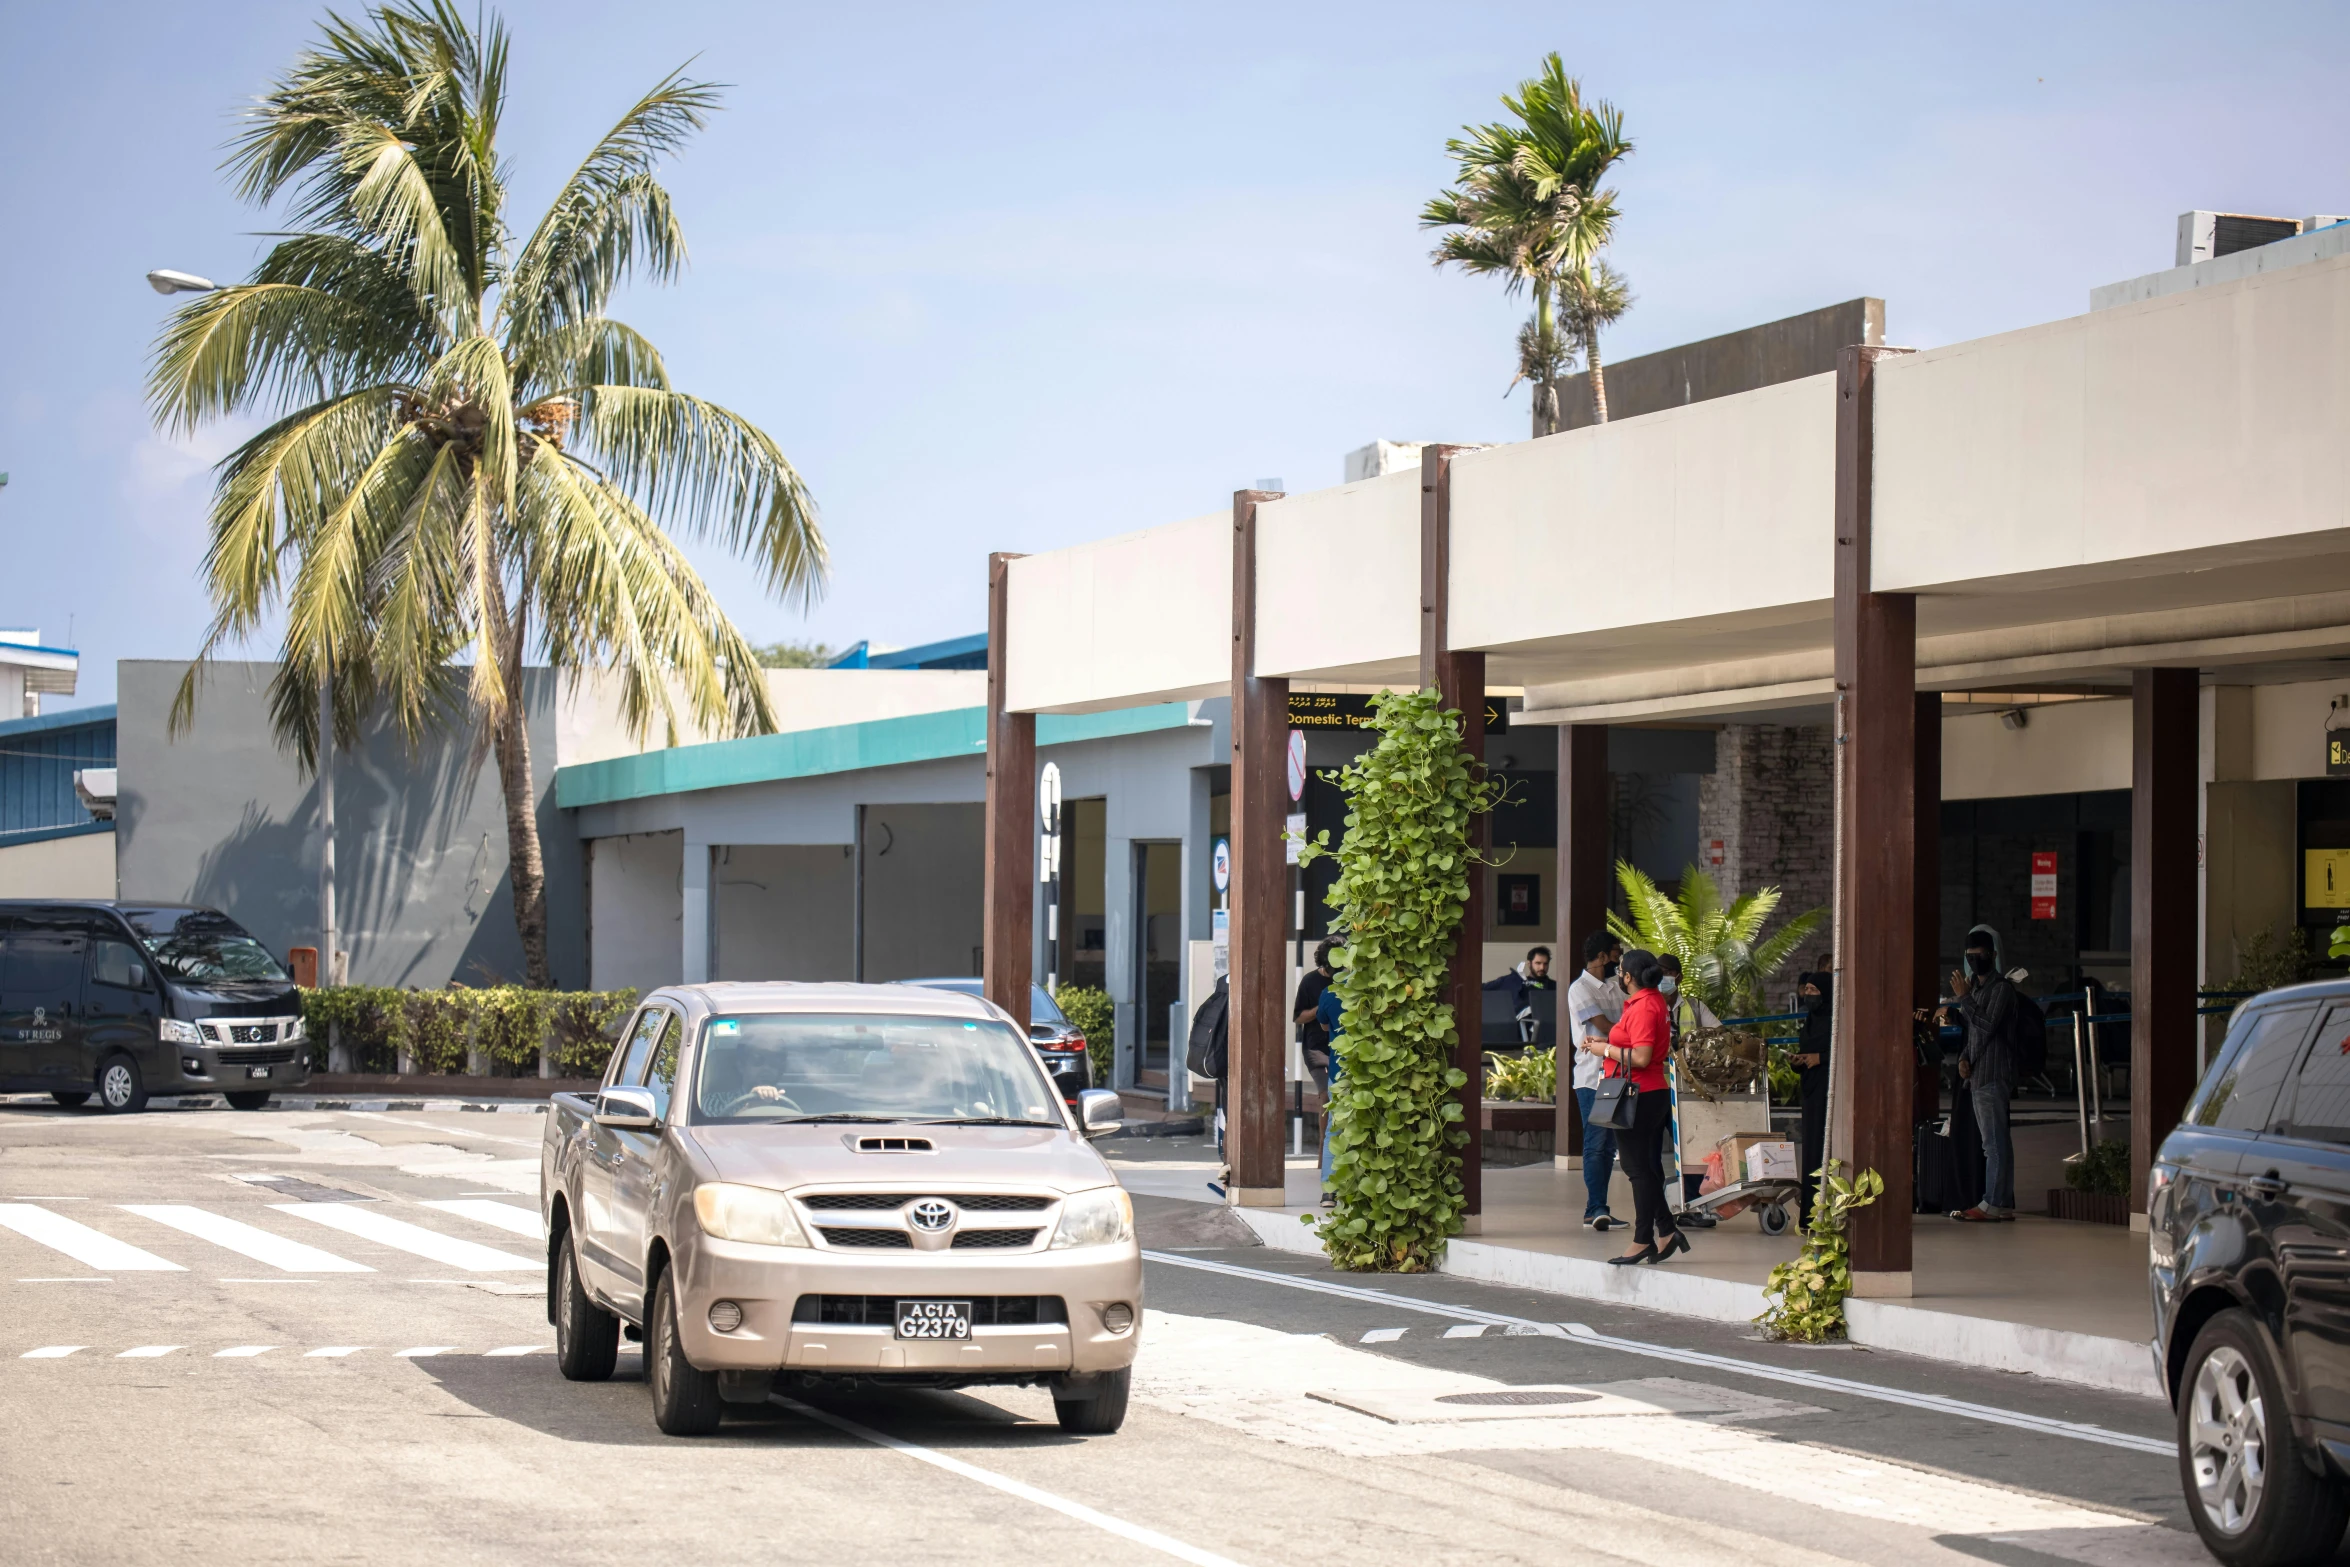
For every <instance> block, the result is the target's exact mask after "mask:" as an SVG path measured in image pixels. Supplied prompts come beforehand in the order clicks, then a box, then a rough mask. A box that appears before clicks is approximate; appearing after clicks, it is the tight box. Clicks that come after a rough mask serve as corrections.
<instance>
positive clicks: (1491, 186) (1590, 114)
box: [1420, 52, 1632, 436]
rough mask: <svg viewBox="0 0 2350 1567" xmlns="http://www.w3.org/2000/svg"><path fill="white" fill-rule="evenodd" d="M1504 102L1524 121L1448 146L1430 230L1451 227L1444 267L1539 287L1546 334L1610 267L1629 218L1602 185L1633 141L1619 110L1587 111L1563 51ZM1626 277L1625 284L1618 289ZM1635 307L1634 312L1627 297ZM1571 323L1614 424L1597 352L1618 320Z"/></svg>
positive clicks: (1515, 287)
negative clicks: (1451, 173) (1570, 293)
mask: <svg viewBox="0 0 2350 1567" xmlns="http://www.w3.org/2000/svg"><path fill="white" fill-rule="evenodd" d="M1501 102H1502V107H1503V108H1505V109H1507V110H1509V111H1510V113H1511V115H1513V116H1514V117H1515V118H1514V121H1512V122H1508V123H1495V124H1490V125H1471V126H1464V127H1463V128H1462V129H1463V134H1462V135H1460V136H1456V137H1454V138H1453V139H1452V140H1450V141H1448V142H1446V143H1445V144H1444V145H1445V150H1446V151H1447V152H1449V153H1451V154H1452V157H1453V162H1454V164H1455V167H1456V170H1457V174H1456V177H1455V182H1454V185H1453V186H1452V188H1451V189H1449V190H1446V191H1444V192H1442V193H1440V194H1439V195H1437V196H1436V197H1435V198H1434V199H1433V200H1431V201H1430V202H1429V203H1428V204H1427V205H1426V206H1425V207H1423V208H1422V209H1421V211H1420V226H1421V227H1422V228H1433V229H1444V230H1447V231H1448V232H1446V233H1445V234H1444V235H1443V237H1442V238H1441V239H1439V240H1438V242H1437V246H1436V250H1435V253H1434V257H1433V259H1434V260H1435V262H1436V264H1437V265H1438V266H1440V267H1441V266H1444V265H1447V264H1450V265H1453V266H1458V267H1460V268H1462V269H1463V270H1464V271H1468V272H1472V273H1477V274H1481V275H1486V276H1496V277H1499V278H1501V279H1502V280H1503V285H1504V287H1505V288H1507V290H1508V291H1509V292H1510V294H1512V295H1513V296H1514V295H1516V294H1518V293H1521V292H1527V291H1530V292H1532V294H1533V296H1534V323H1533V324H1534V335H1535V336H1536V337H1537V338H1538V339H1547V338H1549V337H1550V336H1551V335H1552V334H1553V333H1554V332H1555V330H1556V326H1555V321H1554V311H1555V310H1556V308H1557V307H1558V306H1559V305H1560V304H1561V303H1562V301H1563V297H1564V294H1565V291H1566V288H1567V284H1568V280H1569V279H1570V278H1579V279H1581V280H1582V281H1583V282H1586V283H1595V282H1596V281H1597V274H1595V273H1594V271H1593V269H1594V267H1595V266H1600V265H1603V264H1602V263H1600V262H1599V255H1600V252H1601V251H1602V250H1603V249H1605V248H1606V246H1607V243H1608V241H1609V240H1610V239H1611V238H1612V237H1613V236H1614V233H1615V224H1616V218H1617V216H1618V209H1617V206H1616V193H1615V192H1614V191H1612V190H1602V189H1600V188H1599V182H1600V181H1601V180H1602V179H1604V178H1605V177H1606V176H1607V172H1608V170H1609V169H1611V168H1613V167H1614V166H1615V165H1616V164H1617V163H1618V162H1619V161H1621V160H1622V159H1623V158H1625V157H1627V156H1629V155H1630V154H1631V151H1632V143H1631V142H1630V140H1628V139H1627V138H1626V137H1625V135H1624V117H1623V115H1622V114H1621V113H1620V112H1618V111H1617V110H1616V109H1615V108H1614V106H1612V105H1610V104H1606V103H1599V102H1594V103H1590V104H1586V103H1585V102H1584V101H1583V88H1582V84H1580V83H1579V82H1577V81H1575V80H1574V79H1573V78H1572V77H1570V76H1568V75H1567V70H1566V65H1565V64H1564V62H1562V61H1561V60H1560V58H1559V56H1558V55H1557V54H1556V53H1555V52H1554V53H1552V54H1551V55H1549V56H1548V57H1547V58H1545V60H1544V61H1543V67H1542V74H1541V75H1540V76H1537V77H1535V78H1533V79H1532V80H1530V81H1525V82H1520V83H1519V84H1518V91H1517V93H1516V95H1515V96H1510V95H1504V96H1503V98H1502V100H1501ZM1609 276H1611V277H1612V276H1614V274H1613V273H1612V272H1610V273H1609ZM1622 281H1623V280H1622V279H1621V278H1620V277H1616V278H1615V282H1616V283H1617V285H1619V287H1620V285H1621V283H1622ZM1624 301H1625V305H1626V306H1628V305H1629V303H1630V296H1629V295H1628V294H1627V295H1625V296H1624ZM1621 313H1622V311H1621V310H1618V312H1617V314H1619V315H1620V314H1621ZM1609 319H1612V318H1609ZM1570 324H1571V325H1572V326H1573V327H1574V328H1575V329H1576V335H1577V337H1578V339H1579V341H1580V343H1581V346H1582V349H1583V356H1584V359H1585V361H1586V363H1588V364H1589V365H1590V367H1591V377H1592V383H1593V389H1594V392H1595V394H1596V402H1597V405H1598V407H1599V409H1600V418H1601V419H1602V420H1604V419H1605V418H1606V412H1605V410H1606V407H1607V396H1606V390H1605V380H1604V374H1603V372H1602V370H1601V367H1600V361H1599V358H1598V356H1597V354H1596V352H1595V350H1596V348H1597V346H1598V336H1597V334H1598V331H1599V329H1600V328H1601V327H1603V326H1605V325H1607V324H1608V321H1607V320H1604V319H1601V318H1600V316H1599V315H1598V314H1596V313H1586V315H1585V316H1583V317H1581V318H1572V317H1571V318H1570ZM1548 390H1549V396H1548V398H1547V399H1546V398H1545V397H1544V396H1543V389H1542V388H1541V387H1539V386H1538V387H1537V388H1536V395H1535V418H1534V433H1535V434H1536V435H1538V436H1540V435H1548V434H1550V433H1551V431H1552V430H1555V429H1556V428H1557V427H1558V408H1557V402H1558V393H1557V386H1556V383H1555V380H1554V381H1553V383H1552V384H1551V385H1550V387H1549V389H1548ZM1546 407H1547V409H1548V417H1547V420H1546V418H1545V408H1546Z"/></svg>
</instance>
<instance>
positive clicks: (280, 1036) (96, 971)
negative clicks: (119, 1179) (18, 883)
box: [0, 901, 310, 1111]
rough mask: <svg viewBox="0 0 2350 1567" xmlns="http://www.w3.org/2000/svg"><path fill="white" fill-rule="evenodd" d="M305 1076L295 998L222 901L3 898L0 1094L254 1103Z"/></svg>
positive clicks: (110, 1102) (289, 983) (304, 1043)
mask: <svg viewBox="0 0 2350 1567" xmlns="http://www.w3.org/2000/svg"><path fill="white" fill-rule="evenodd" d="M309 1079H310V1041H309V1040H308V1039H306V1038H305V1037H304V1036H303V1030H302V1001H301V992H300V991H298V990H296V989H295V988H294V982H293V980H292V979H291V978H290V977H288V975H287V974H286V971H285V968H284V967H283V966H282V965H281V964H280V963H279V962H278V960H277V959H276V957H275V956H273V955H272V954H271V953H270V951H269V950H268V949H267V948H266V947H264V946H262V945H261V943H260V942H258V941H256V940H254V939H253V937H252V936H250V935H248V934H247V933H246V932H245V929H244V927H242V926H240V925H239V924H238V923H237V922H236V921H235V920H232V919H230V918H229V917H228V916H227V915H225V914H223V913H221V912H220V911H219V910H217V909H202V908H190V907H187V906H185V905H182V904H162V903H133V902H122V903H62V902H60V903H51V902H31V901H25V902H17V901H0V1093H27V1092H30V1093H41V1094H48V1095H50V1096H51V1097H52V1098H54V1099H55V1100H56V1101H57V1102H58V1103H59V1104H61V1105H67V1106H73V1105H79V1104H82V1103H85V1102H86V1101H87V1100H88V1099H89V1098H90V1097H91V1095H92V1094H95V1095H96V1096H97V1099H98V1103H99V1105H100V1107H101V1108H103V1109H107V1110H113V1111H129V1110H138V1109H141V1108H143V1107H144V1106H145V1105H146V1103H147V1096H148V1095H149V1094H150V1093H156V1094H209V1093H225V1094H226V1095H227V1096H228V1102H229V1103H230V1104H231V1105H233V1106H235V1107H236V1108H237V1109H240V1110H258V1109H260V1108H261V1107H262V1106H263V1105H265V1104H267V1103H269V1096H270V1095H271V1094H272V1093H273V1092H275V1091H276V1090H278V1089H281V1088H296V1087H299V1086H301V1085H302V1084H304V1083H306V1082H308V1081H309Z"/></svg>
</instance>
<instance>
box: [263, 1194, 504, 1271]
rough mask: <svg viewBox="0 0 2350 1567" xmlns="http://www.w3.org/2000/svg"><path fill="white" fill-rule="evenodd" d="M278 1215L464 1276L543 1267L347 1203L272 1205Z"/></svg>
mask: <svg viewBox="0 0 2350 1567" xmlns="http://www.w3.org/2000/svg"><path fill="white" fill-rule="evenodd" d="M270 1206H271V1207H272V1208H275V1209H276V1210H277V1211H278V1212H280V1213H291V1214H294V1215H297V1216H298V1217H301V1218H304V1219H308V1220H310V1221H311V1222H312V1223H313V1224H323V1225H325V1226H326V1227H327V1228H328V1229H331V1230H341V1231H342V1232H343V1233H344V1234H346V1235H356V1236H358V1237H359V1238H360V1239H361V1240H367V1241H373V1242H375V1243H376V1244H377V1245H378V1246H389V1247H391V1248H392V1249H393V1250H395V1251H405V1252H413V1253H415V1254H416V1255H417V1256H419V1257H427V1258H430V1259H431V1260H432V1261H434V1262H438V1263H445V1264H447V1265H448V1266H449V1267H452V1268H463V1269H464V1270H465V1271H466V1272H468V1273H516V1272H527V1273H536V1272H538V1271H539V1270H540V1269H541V1268H543V1267H545V1266H546V1264H545V1263H543V1262H540V1261H538V1260H535V1259H533V1258H530V1257H517V1256H515V1255H514V1254H513V1253H512V1252H510V1251H499V1250H498V1249H497V1248H496V1247H493V1246H480V1245H476V1244H475V1243H473V1242H472V1241H461V1240H459V1239H457V1238H456V1237H455V1236H453V1235H442V1234H440V1233H438V1232H437V1231H434V1230H428V1229H425V1228H424V1227H423V1226H422V1225H416V1224H410V1223H408V1222H407V1221H406V1220H405V1219H395V1218H392V1217H391V1216H389V1215H388V1214H382V1213H377V1212H376V1211H374V1210H373V1209H372V1208H367V1207H362V1206H361V1205H360V1204H358V1203H350V1202H273V1203H271V1204H270Z"/></svg>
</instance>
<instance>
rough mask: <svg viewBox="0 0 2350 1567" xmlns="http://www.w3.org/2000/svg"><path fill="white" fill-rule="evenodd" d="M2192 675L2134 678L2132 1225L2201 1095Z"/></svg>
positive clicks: (2165, 672)
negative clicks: (2167, 1144) (2167, 1148)
mask: <svg viewBox="0 0 2350 1567" xmlns="http://www.w3.org/2000/svg"><path fill="white" fill-rule="evenodd" d="M2198 683H2199V682H2198V679H2197V675H2196V672H2195V671H2194V670H2192V669H2141V670H2138V671H2136V672H2135V673H2134V674H2132V676H2131V677H2130V721H2131V726H2130V1215H2131V1219H2130V1222H2131V1225H2132V1227H2133V1228H2140V1227H2143V1226H2144V1224H2145V1213H2146V1170H2147V1167H2148V1166H2149V1165H2150V1164H2152V1163H2153V1162H2154V1151H2155V1150H2156V1149H2157V1148H2160V1147H2161V1146H2162V1140H2163V1138H2164V1137H2166V1136H2168V1135H2169V1133H2170V1130H2171V1128H2172V1127H2174V1126H2176V1125H2178V1124H2179V1112H2180V1111H2181V1110H2183V1109H2185V1108H2186V1104H2187V1096H2188V1095H2189V1094H2190V1093H2192V1092H2194V1089H2195V970H2196V963H2195V940H2196V935H2195V926H2196V897H2195V877H2196V866H2195V848H2196V846H2195V835H2196V815H2197V812H2196V794H2197V791H2198V788H2199V786H2200V775H2201V767H2200V764H2199V760H2198V751H2199V745H2198V741H2199V739H2200V735H2199V726H2200V723H2201V720H2202V712H2201V701H2200V693H2199V692H2198V690H2197V686H2198Z"/></svg>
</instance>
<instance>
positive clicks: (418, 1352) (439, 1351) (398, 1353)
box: [392, 1344, 457, 1360]
mask: <svg viewBox="0 0 2350 1567" xmlns="http://www.w3.org/2000/svg"><path fill="white" fill-rule="evenodd" d="M455 1353H457V1346H456V1345H454V1344H420V1345H418V1346H417V1347H416V1348H414V1349H396V1350H394V1351H392V1358H393V1359H394V1360H423V1359H425V1358H426V1357H427V1356H430V1355H454V1354H455Z"/></svg>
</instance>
